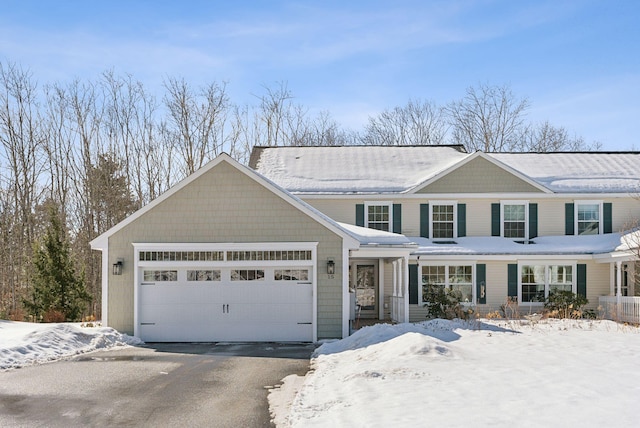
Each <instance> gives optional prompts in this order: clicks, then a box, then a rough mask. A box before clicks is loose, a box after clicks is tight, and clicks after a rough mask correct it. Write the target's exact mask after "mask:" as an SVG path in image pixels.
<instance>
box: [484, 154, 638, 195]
mask: <svg viewBox="0 0 640 428" xmlns="http://www.w3.org/2000/svg"><path fill="white" fill-rule="evenodd" d="M487 155H488V156H491V157H492V158H494V159H496V160H498V161H499V162H502V163H504V164H505V165H508V166H510V167H511V168H513V169H515V170H518V171H520V172H521V173H523V174H525V175H527V176H528V177H530V178H531V179H532V180H534V181H536V182H538V183H540V184H541V185H543V186H545V187H546V188H548V189H549V190H552V191H553V192H557V193H571V192H575V193H586V192H589V193H605V192H608V193H637V192H640V153H639V152H590V153H586V152H576V153H488V154H487Z"/></svg>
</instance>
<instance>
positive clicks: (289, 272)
mask: <svg viewBox="0 0 640 428" xmlns="http://www.w3.org/2000/svg"><path fill="white" fill-rule="evenodd" d="M273 278H274V280H276V281H308V280H309V270H308V269H276V270H275V271H274V274H273Z"/></svg>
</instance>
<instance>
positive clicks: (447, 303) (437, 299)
mask: <svg viewBox="0 0 640 428" xmlns="http://www.w3.org/2000/svg"><path fill="white" fill-rule="evenodd" d="M424 300H425V301H426V302H427V303H426V307H427V309H428V313H427V318H430V319H434V318H442V319H448V320H451V319H454V318H460V319H469V317H470V316H471V315H473V313H474V311H473V309H471V308H466V307H464V305H462V303H461V302H462V293H461V292H460V290H448V289H446V288H444V287H443V286H441V285H427V288H426V292H425V293H424Z"/></svg>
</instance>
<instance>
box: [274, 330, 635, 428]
mask: <svg viewBox="0 0 640 428" xmlns="http://www.w3.org/2000/svg"><path fill="white" fill-rule="evenodd" d="M639 333H640V330H639V329H638V328H635V327H629V326H621V325H619V324H616V323H613V322H609V321H576V320H543V321H540V322H537V323H536V322H528V321H487V320H482V321H472V322H469V323H467V322H461V321H443V320H435V321H429V322H424V323H420V324H399V325H376V326H372V327H365V328H363V329H361V330H359V331H358V332H356V333H355V334H354V335H352V336H351V337H349V338H346V339H344V340H341V341H337V342H332V343H325V344H323V345H322V346H321V347H320V348H318V350H317V351H316V353H315V354H314V359H313V361H312V367H313V370H312V371H311V372H310V373H309V374H308V375H307V376H306V377H305V378H303V380H304V382H303V383H302V385H301V386H299V391H298V394H297V395H296V396H295V398H294V399H293V401H292V402H291V403H289V407H287V406H285V405H283V404H282V403H279V406H278V407H277V409H276V407H275V406H274V404H275V403H276V402H277V401H278V400H284V399H286V397H285V396H284V395H285V394H283V396H278V394H279V392H278V391H277V390H276V391H274V392H272V393H271V395H272V396H273V398H272V397H271V396H270V401H271V409H272V412H274V414H275V418H274V421H275V422H276V423H277V424H278V426H280V427H287V426H291V427H309V426H323V427H325V426H335V427H343V426H349V427H360V426H362V427H365V426H367V427H369V426H395V427H413V426H496V427H501V426H504V427H512V426H552V427H553V426H576V425H580V426H587V427H588V426H635V424H636V423H637V415H636V412H635V410H634V409H635V406H636V404H637V403H638V401H639V400H640V388H639V387H638V385H640V370H638V368H637V363H638V355H640V334H639ZM301 380H302V379H301V378H298V379H294V378H292V377H291V376H290V377H288V378H285V380H284V381H285V382H284V385H283V387H282V388H287V389H289V392H288V395H289V396H290V397H291V396H293V394H292V393H291V391H290V389H291V387H292V385H295V382H299V383H301ZM274 409H276V410H274ZM287 409H288V411H287ZM283 412H287V413H286V414H283Z"/></svg>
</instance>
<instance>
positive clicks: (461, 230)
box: [458, 204, 467, 237]
mask: <svg viewBox="0 0 640 428" xmlns="http://www.w3.org/2000/svg"><path fill="white" fill-rule="evenodd" d="M458 236H459V237H463V236H467V204H458Z"/></svg>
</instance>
